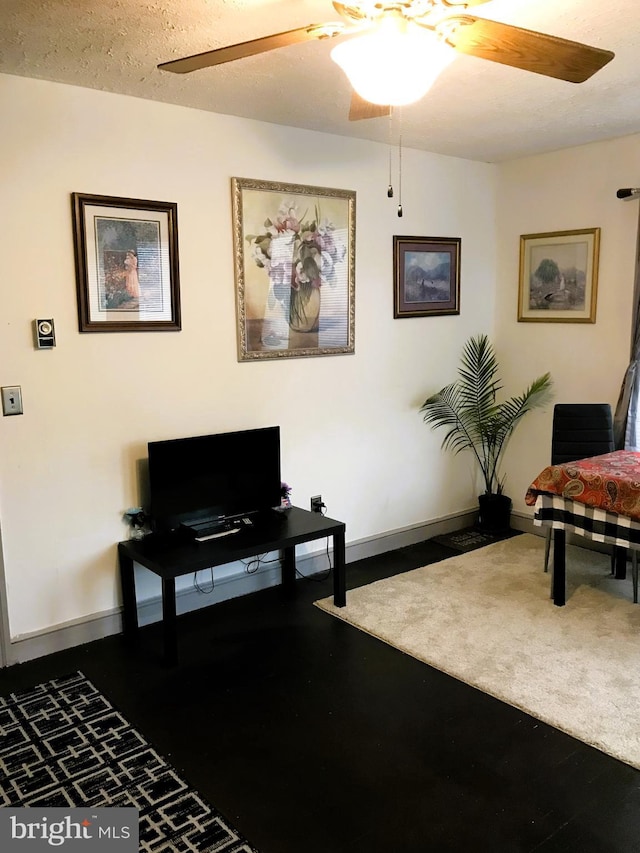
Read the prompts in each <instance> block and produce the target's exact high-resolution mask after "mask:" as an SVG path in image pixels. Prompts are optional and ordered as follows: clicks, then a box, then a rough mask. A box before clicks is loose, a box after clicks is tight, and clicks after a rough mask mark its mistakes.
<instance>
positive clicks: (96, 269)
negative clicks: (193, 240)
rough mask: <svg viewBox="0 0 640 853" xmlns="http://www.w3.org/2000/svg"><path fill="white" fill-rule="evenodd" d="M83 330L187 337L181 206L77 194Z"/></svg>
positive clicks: (74, 200) (73, 201)
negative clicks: (182, 310)
mask: <svg viewBox="0 0 640 853" xmlns="http://www.w3.org/2000/svg"><path fill="white" fill-rule="evenodd" d="M71 204H72V215H73V236H74V248H75V260H76V286H77V296H78V323H79V327H80V331H81V332H155V331H170V332H173V331H179V329H180V285H179V281H178V223H177V216H178V213H177V205H176V204H174V203H173V202H162V201H143V200H141V199H131V198H115V197H113V196H101V195H87V194H85V193H72V196H71Z"/></svg>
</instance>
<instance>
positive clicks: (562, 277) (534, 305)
mask: <svg viewBox="0 0 640 853" xmlns="http://www.w3.org/2000/svg"><path fill="white" fill-rule="evenodd" d="M599 250H600V229H599V228H582V229H580V230H577V231H550V232H547V233H545V234H523V235H522V236H521V237H520V283H519V287H518V322H519V323H595V321H596V296H597V291H598V255H599Z"/></svg>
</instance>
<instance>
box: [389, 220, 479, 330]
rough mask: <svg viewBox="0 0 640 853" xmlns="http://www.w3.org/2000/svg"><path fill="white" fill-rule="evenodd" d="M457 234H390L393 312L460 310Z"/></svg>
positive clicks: (429, 313)
mask: <svg viewBox="0 0 640 853" xmlns="http://www.w3.org/2000/svg"><path fill="white" fill-rule="evenodd" d="M461 242H462V241H461V238H460V237H397V236H394V238H393V270H394V272H393V316H394V317H395V318H396V319H397V318H400V317H430V316H437V315H442V314H459V313H460V248H461Z"/></svg>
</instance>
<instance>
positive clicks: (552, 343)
mask: <svg viewBox="0 0 640 853" xmlns="http://www.w3.org/2000/svg"><path fill="white" fill-rule="evenodd" d="M639 178H640V136H630V137H625V138H622V139H616V140H612V141H610V142H600V143H596V144H593V145H585V146H582V147H579V148H572V149H568V150H565V151H558V152H555V153H552V154H547V155H544V156H540V157H531V158H527V159H523V160H519V161H514V162H512V163H507V164H504V165H503V166H501V167H500V169H499V181H498V231H497V233H498V281H497V292H496V340H497V348H498V352H499V354H500V356H501V360H502V362H503V364H504V368H505V369H504V371H503V375H504V378H505V384H506V386H507V387H506V391H508V392H509V393H510V394H511V393H520V392H522V391H523V390H524V389H525V387H526V386H527V385H528V384H529V382H530V381H531V380H532V379H533V378H534V377H536V376H539V375H540V374H541V373H544V372H545V371H547V370H549V371H550V372H551V374H552V376H553V379H554V381H555V398H554V402H558V403H578V402H582V403H589V402H605V403H611V405H612V407H615V404H616V402H617V399H618V393H619V390H620V384H621V382H622V378H623V376H624V371H625V369H626V366H627V363H628V359H629V352H630V344H631V323H632V313H633V309H632V301H633V300H632V297H633V284H634V272H635V249H636V229H637V225H638V202H637V201H631V202H628V201H627V202H624V201H620V200H619V199H617V198H616V190H618V189H619V188H620V187H628V186H637V184H638V179H639ZM594 227H599V228H601V229H602V230H601V242H600V267H599V276H598V301H597V314H596V323H595V324H582V323H518V322H517V300H518V264H519V240H520V235H521V234H537V233H541V232H545V231H567V230H572V229H577V228H594ZM552 410H553V405H550V406H549V407H548V408H547V410H546V411H544V412H542V411H536V412H532V413H531V414H530V415H528V416H527V417H526V418H525V419H524V420H523V421H522V423H521V425H520V426H519V427H518V430H517V431H516V433H515V434H514V437H513V441H512V443H511V445H510V446H509V448H508V451H507V456H506V459H505V462H506V465H505V471H506V472H507V489H506V490H507V492H508V493H509V495H510V496H511V497H512V498H513V503H514V509H515V510H516V511H519V512H526V513H527V514H528V515H529V516H531V515H532V509H531V508H528V507H525V504H524V495H525V492H526V489H527V487H528V486H529V484H530V483H531V481H532V480H533V479H534V478H535V476H536V475H537V474H538V473H539V471H540V470H541V469H542V468H543V467H544V466H545V465H548V464H549V454H550V447H551V418H552Z"/></svg>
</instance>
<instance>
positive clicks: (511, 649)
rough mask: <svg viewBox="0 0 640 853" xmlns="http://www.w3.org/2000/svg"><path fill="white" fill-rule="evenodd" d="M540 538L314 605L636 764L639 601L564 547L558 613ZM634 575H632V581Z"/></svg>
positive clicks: (589, 555)
mask: <svg viewBox="0 0 640 853" xmlns="http://www.w3.org/2000/svg"><path fill="white" fill-rule="evenodd" d="M543 553H544V540H543V539H542V538H541V537H539V536H533V535H530V534H523V535H521V536H515V537H513V538H512V539H506V540H504V541H502V542H497V543H495V544H493V545H488V546H486V547H484V548H480V549H478V550H477V551H471V552H469V553H466V554H460V555H459V556H456V557H451V558H449V559H447V560H443V561H442V562H440V563H434V564H433V565H429V566H425V567H424V568H421V569H416V570H414V571H411V572H406V573H405V574H402V575H398V576H396V577H392V578H388V579H385V580H382V581H377V582H376V583H372V584H369V585H368V586H364V587H361V588H359V589H354V590H349V592H348V593H347V606H346V607H344V608H338V607H334V605H333V600H332V599H331V598H326V599H323V600H321V601H317V602H316V604H317V606H318V607H320V608H322V609H323V610H325V611H326V612H327V613H330V614H332V615H334V616H337V617H339V618H340V619H343V620H344V621H346V622H348V623H350V624H351V625H354V626H355V627H357V628H360V629H361V630H363V631H367V632H368V633H369V634H372V635H373V636H374V637H378V638H380V639H382V640H384V641H385V642H387V643H390V644H391V645H392V646H395V647H396V648H398V649H401V650H402V651H403V652H406V653H407V654H410V655H413V656H414V657H416V658H418V659H419V660H421V661H423V662H424V663H427V664H429V665H431V666H433V667H435V668H437V669H439V670H442V671H443V672H446V673H448V674H449V675H452V676H455V677H456V678H458V679H460V680H461V681H464V682H465V683H467V684H471V685H473V686H474V687H478V688H479V689H480V690H482V691H484V692H485V693H489V694H490V695H492V696H495V697H497V698H498V699H502V700H503V701H505V702H508V703H509V704H510V705H514V706H515V707H516V708H520V709H521V710H523V711H526V712H527V713H528V714H531V715H532V716H534V717H537V718H538V719H540V720H543V721H544V722H546V723H549V724H551V725H552V726H554V727H556V728H558V729H561V730H563V731H565V732H567V733H568V734H570V735H573V736H574V737H576V738H578V739H580V740H582V741H585V742H586V743H588V744H591V745H592V746H595V747H597V748H598V749H600V750H602V751H603V752H606V753H608V754H609V755H613V756H614V757H616V758H619V759H621V760H622V761H624V762H626V763H628V764H631V765H632V766H634V767H637V768H640V604H633V603H632V601H633V599H632V593H631V581H630V580H625V581H619V580H615V579H613V578H611V577H610V576H609V558H608V556H607V555H606V554H600V553H597V552H594V551H588V550H586V549H584V548H578V547H576V546H569V547H568V548H567V604H566V605H565V606H564V607H555V606H554V605H553V603H552V601H551V599H550V597H549V581H550V576H549V575H548V574H545V573H544V572H543V570H542V567H543ZM630 574H631V572H630V571H629V572H628V575H630Z"/></svg>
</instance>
